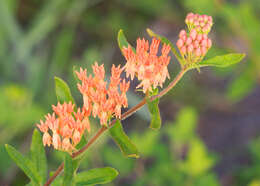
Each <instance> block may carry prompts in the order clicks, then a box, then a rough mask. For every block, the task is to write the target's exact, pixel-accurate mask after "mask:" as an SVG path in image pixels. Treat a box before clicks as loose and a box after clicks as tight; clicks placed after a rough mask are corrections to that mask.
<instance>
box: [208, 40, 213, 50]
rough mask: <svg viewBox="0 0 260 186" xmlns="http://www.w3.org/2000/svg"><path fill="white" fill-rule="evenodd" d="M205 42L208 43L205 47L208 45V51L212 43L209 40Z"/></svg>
mask: <svg viewBox="0 0 260 186" xmlns="http://www.w3.org/2000/svg"><path fill="white" fill-rule="evenodd" d="M207 41H208V43H207V45H208V49H209V48H210V47H211V46H212V41H211V39H208V40H207Z"/></svg>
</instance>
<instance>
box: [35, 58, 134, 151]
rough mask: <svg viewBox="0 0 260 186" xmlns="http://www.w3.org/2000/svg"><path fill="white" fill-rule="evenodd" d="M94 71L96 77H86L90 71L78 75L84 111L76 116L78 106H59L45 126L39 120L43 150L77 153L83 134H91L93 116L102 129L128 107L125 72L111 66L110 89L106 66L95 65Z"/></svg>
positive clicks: (54, 109) (46, 120) (127, 85)
mask: <svg viewBox="0 0 260 186" xmlns="http://www.w3.org/2000/svg"><path fill="white" fill-rule="evenodd" d="M92 68H93V72H94V77H92V75H89V76H87V69H85V70H83V69H82V68H81V69H80V71H79V72H77V71H76V74H77V76H78V78H79V80H80V81H81V83H78V89H79V91H80V92H81V93H82V95H83V107H82V109H80V108H78V110H77V112H75V111H74V107H75V105H74V104H72V103H71V102H70V103H63V104H60V103H58V105H57V106H54V105H53V106H52V109H53V111H54V112H53V113H52V114H47V115H46V116H45V122H43V121H42V120H40V124H37V127H38V128H39V129H40V131H41V132H43V139H42V140H43V144H44V146H46V145H48V146H50V145H53V147H54V148H55V149H57V150H62V151H68V152H72V151H74V150H76V145H77V144H78V143H79V142H80V140H81V137H82V135H83V134H84V132H85V131H86V130H87V131H88V132H90V123H89V117H90V115H91V114H92V116H93V117H96V116H98V117H99V119H100V123H101V125H107V123H108V120H109V119H111V118H112V117H113V116H115V117H117V118H120V117H121V108H122V107H127V106H128V102H127V97H126V92H127V91H128V89H129V85H130V83H129V82H126V81H125V80H122V79H121V78H120V75H121V72H122V71H123V70H122V68H120V66H118V67H115V66H114V65H113V66H112V68H111V77H110V83H109V85H108V86H107V82H106V81H105V80H104V79H105V69H104V65H100V66H99V65H98V64H97V63H95V64H94V65H93V66H92ZM119 89H120V92H119Z"/></svg>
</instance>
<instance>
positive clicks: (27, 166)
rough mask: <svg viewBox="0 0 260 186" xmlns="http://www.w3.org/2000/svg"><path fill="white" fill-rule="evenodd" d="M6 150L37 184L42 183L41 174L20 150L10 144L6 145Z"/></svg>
mask: <svg viewBox="0 0 260 186" xmlns="http://www.w3.org/2000/svg"><path fill="white" fill-rule="evenodd" d="M5 148H6V151H7V152H8V154H9V156H10V157H11V158H12V159H13V160H14V162H15V163H16V164H17V165H18V166H19V167H20V168H21V169H22V170H23V172H24V173H25V174H26V175H27V176H28V177H29V178H30V179H31V180H32V181H33V182H34V183H36V184H40V180H41V178H40V176H39V174H38V172H37V171H36V168H35V167H34V165H33V163H32V162H31V161H30V160H29V159H28V158H27V157H24V156H23V155H22V154H21V153H20V152H18V151H17V150H16V149H15V148H14V147H12V146H10V145H7V144H6V145H5Z"/></svg>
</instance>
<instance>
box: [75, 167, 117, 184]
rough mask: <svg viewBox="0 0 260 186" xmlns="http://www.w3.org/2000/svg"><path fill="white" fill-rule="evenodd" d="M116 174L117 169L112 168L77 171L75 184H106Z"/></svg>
mask: <svg viewBox="0 0 260 186" xmlns="http://www.w3.org/2000/svg"><path fill="white" fill-rule="evenodd" d="M117 175H118V171H117V170H116V169H114V168H111V167H104V168H96V169H91V170H89V171H86V172H81V173H78V174H77V175H76V177H75V182H76V185H77V186H81V185H82V186H83V185H96V184H106V183H109V182H111V181H112V180H113V179H115V178H116V177H117Z"/></svg>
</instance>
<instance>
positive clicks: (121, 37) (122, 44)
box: [117, 29, 135, 52]
mask: <svg viewBox="0 0 260 186" xmlns="http://www.w3.org/2000/svg"><path fill="white" fill-rule="evenodd" d="M117 43H118V46H119V48H120V50H121V51H122V49H123V48H124V47H125V48H128V46H129V45H130V44H129V43H128V41H127V39H126V37H125V35H124V32H123V30H122V29H120V30H119V31H118V34H117ZM130 46H131V45H130ZM131 47H132V46H131ZM132 49H133V51H134V52H135V49H134V48H133V47H132Z"/></svg>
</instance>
